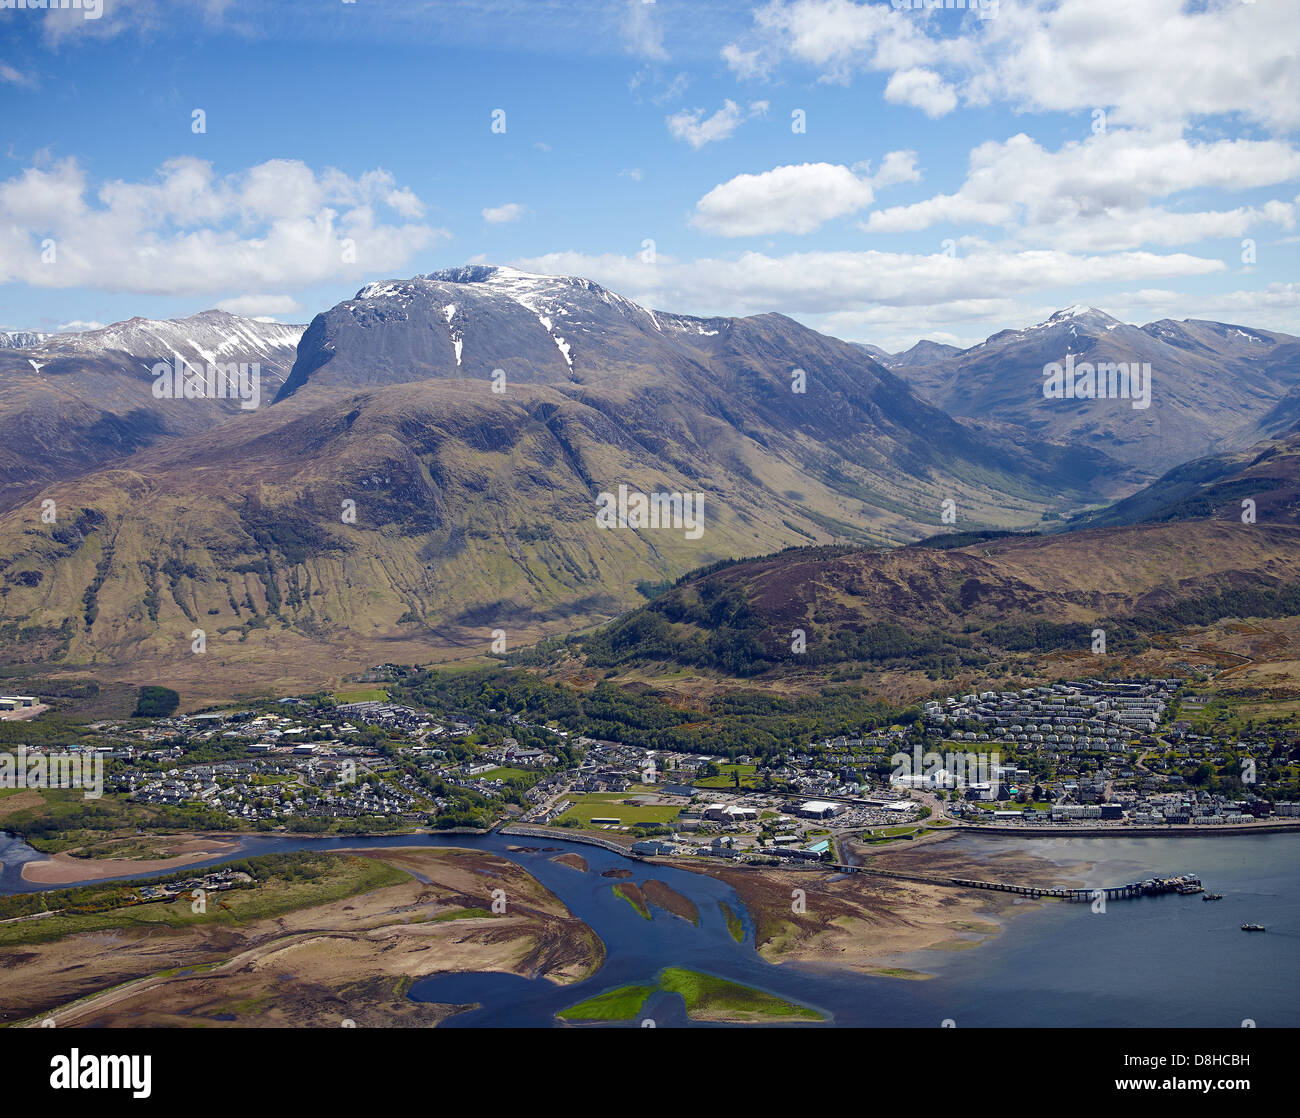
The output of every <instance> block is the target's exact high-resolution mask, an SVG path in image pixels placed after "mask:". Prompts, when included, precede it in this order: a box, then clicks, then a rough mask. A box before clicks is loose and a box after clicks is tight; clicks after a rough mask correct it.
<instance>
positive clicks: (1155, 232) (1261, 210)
mask: <svg viewBox="0 0 1300 1118" xmlns="http://www.w3.org/2000/svg"><path fill="white" fill-rule="evenodd" d="M1298 179H1300V151H1297V150H1296V149H1295V148H1294V147H1292V146H1291V145H1290V144H1287V143H1283V142H1281V141H1277V140H1218V141H1213V142H1204V143H1197V142H1192V141H1188V140H1185V139H1183V138H1181V137H1170V136H1168V135H1166V134H1164V133H1163V132H1138V131H1129V130H1112V131H1108V132H1106V133H1103V134H1100V135H1093V136H1089V138H1088V139H1086V140H1083V141H1074V142H1070V143H1067V144H1064V145H1062V146H1061V147H1060V148H1059V149H1058V150H1056V151H1047V150H1045V149H1044V148H1043V147H1041V146H1040V145H1039V144H1038V143H1037V142H1036V141H1034V140H1033V139H1031V138H1030V137H1028V136H1026V135H1025V134H1024V133H1020V134H1018V135H1015V136H1012V137H1011V138H1010V139H1008V140H1006V141H1001V142H999V141H989V142H987V143H983V144H980V145H979V146H978V147H976V148H975V149H973V150H972V151H971V154H970V162H969V168H968V170H967V174H966V178H965V181H964V182H963V183H962V184H961V186H960V187H959V188H958V190H957V191H956V192H955V193H952V194H936V195H933V196H932V197H930V198H926V199H923V200H922V201H920V202H914V203H911V204H908V205H901V206H892V207H889V208H887V209H882V210H876V211H875V212H873V213H872V214H870V215H869V216H868V218H867V220H866V221H865V222H864V223H863V225H862V228H863V229H864V230H865V231H866V232H868V233H912V232H917V231H919V230H922V229H928V228H930V227H931V226H934V225H938V224H958V225H995V226H1001V227H1004V228H1006V229H1008V230H1009V231H1011V232H1012V234H1013V236H1014V238H1015V240H1016V241H1017V242H1018V243H1020V244H1027V245H1028V244H1047V245H1051V246H1053V247H1057V248H1063V249H1069V250H1076V251H1099V250H1117V249H1126V248H1136V247H1138V246H1140V245H1144V244H1156V245H1178V244H1194V243H1196V242H1198V241H1200V240H1203V239H1205V238H1207V237H1240V236H1243V235H1244V234H1245V233H1246V232H1247V231H1248V230H1249V229H1250V228H1251V227H1253V226H1255V225H1258V224H1263V223H1268V224H1273V225H1278V226H1280V227H1282V228H1284V229H1290V228H1292V226H1293V224H1294V221H1295V209H1296V207H1295V203H1294V202H1290V201H1283V200H1273V201H1269V202H1265V203H1263V204H1261V205H1258V206H1249V207H1237V208H1235V209H1230V210H1215V211H1204V212H1194V211H1180V210H1173V209H1168V208H1164V207H1161V206H1158V205H1156V204H1155V203H1157V202H1159V201H1161V200H1166V199H1171V198H1174V197H1175V196H1177V195H1179V194H1181V193H1183V192H1185V191H1193V190H1220V191H1222V190H1229V191H1231V190H1250V189H1256V188H1260V187H1267V186H1275V185H1278V184H1282V183H1288V182H1294V181H1296V180H1298Z"/></svg>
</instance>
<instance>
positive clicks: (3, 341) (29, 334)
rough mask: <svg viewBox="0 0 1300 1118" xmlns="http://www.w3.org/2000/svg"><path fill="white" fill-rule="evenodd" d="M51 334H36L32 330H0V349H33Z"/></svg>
mask: <svg viewBox="0 0 1300 1118" xmlns="http://www.w3.org/2000/svg"><path fill="white" fill-rule="evenodd" d="M53 336H54V335H53V334H38V333H36V332H35V331H34V330H14V331H11V332H9V333H6V332H5V331H4V330H0V349H35V348H36V347H37V346H39V345H40V344H41V343H42V342H44V341H45V340H46V339H47V338H51V337H53Z"/></svg>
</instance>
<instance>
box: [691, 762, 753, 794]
mask: <svg viewBox="0 0 1300 1118" xmlns="http://www.w3.org/2000/svg"><path fill="white" fill-rule="evenodd" d="M718 768H719V769H721V770H722V771H721V772H720V773H719V774H718V775H717V776H706V777H701V778H699V779H697V780H696V781H695V787H696V788H734V787H735V786H736V782H735V775H734V774H736V773H739V774H740V787H742V788H758V787H759V786H760V785H761V784H762V781H760V780H759V779H758V775H757V773H758V767H757V766H756V765H719V766H718Z"/></svg>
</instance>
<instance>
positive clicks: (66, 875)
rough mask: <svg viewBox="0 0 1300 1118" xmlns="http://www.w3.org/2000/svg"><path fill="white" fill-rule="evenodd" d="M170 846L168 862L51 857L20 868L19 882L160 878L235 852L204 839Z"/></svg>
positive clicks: (234, 844)
mask: <svg viewBox="0 0 1300 1118" xmlns="http://www.w3.org/2000/svg"><path fill="white" fill-rule="evenodd" d="M171 846H172V848H173V849H175V850H176V851H177V853H176V854H175V855H173V856H172V857H170V858H78V857H76V856H75V855H73V854H71V853H63V854H51V855H50V856H49V857H48V858H46V859H45V860H44V861H40V862H28V863H27V864H26V865H25V866H23V880H24V881H31V882H35V883H36V884H38V885H67V884H69V883H70V882H74V881H104V880H106V879H108V878H114V877H126V876H129V875H131V874H137V873H159V874H163V873H168V872H169V871H171V870H180V869H184V868H185V867H186V866H192V865H194V864H195V863H197V862H206V861H207V860H208V859H209V858H217V857H220V856H221V855H222V854H229V853H231V852H232V851H236V850H238V849H239V843H237V842H223V841H222V840H220V839H213V838H204V837H198V838H188V839H178V840H177V841H176V842H175V843H172V844H171Z"/></svg>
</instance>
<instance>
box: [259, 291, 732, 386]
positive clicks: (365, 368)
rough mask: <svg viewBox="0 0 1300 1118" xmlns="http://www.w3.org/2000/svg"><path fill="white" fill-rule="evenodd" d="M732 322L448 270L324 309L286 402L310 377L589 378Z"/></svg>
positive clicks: (320, 380) (305, 342)
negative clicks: (501, 372) (499, 373)
mask: <svg viewBox="0 0 1300 1118" xmlns="http://www.w3.org/2000/svg"><path fill="white" fill-rule="evenodd" d="M729 321H730V320H726V319H723V320H712V319H702V318H693V317H690V316H684V315H670V314H662V313H658V312H655V311H651V310H648V309H647V308H645V307H642V306H641V305H640V304H638V303H634V302H632V300H630V299H627V298H625V297H624V296H622V295H619V294H616V293H615V292H613V291H610V290H608V289H607V288H604V287H601V286H600V285H599V284H597V283H594V282H592V281H591V280H588V279H583V278H581V277H577V276H549V275H536V274H532V273H528V272H521V271H518V270H517V269H514V268H504V267H493V266H489V265H468V266H466V267H463V268H450V269H447V270H445V271H440V272H433V273H431V274H429V275H424V276H415V277H413V278H412V279H406V280H385V281H383V282H381V283H371V284H367V285H366V286H365V287H363V288H362V289H361V290H360V291H358V292H357V294H356V296H355V297H354V298H352V299H350V300H348V301H346V302H344V303H340V304H339V305H338V306H336V307H333V308H332V309H331V310H329V311H327V312H325V313H324V314H322V315H317V316H316V318H315V320H314V321H313V322H312V324H311V325H310V326H309V327H308V328H307V332H306V334H305V335H304V336H303V339H302V345H301V346H300V347H299V353H298V361H297V363H296V364H295V365H294V369H293V372H292V374H291V375H290V377H289V380H288V382H287V383H286V384H285V386H284V389H283V390H282V391H281V393H280V397H281V398H287V397H289V396H291V395H293V393H295V392H297V391H298V390H299V389H300V388H301V387H302V386H303V385H304V384H306V383H307V382H308V380H310V381H311V382H312V383H313V384H315V385H317V386H324V385H332V384H333V385H348V386H350V387H361V386H368V385H374V384H398V383H404V382H408V381H413V380H419V379H422V378H425V377H490V376H492V374H493V372H494V371H495V370H497V369H502V370H504V372H505V375H506V378H507V381H508V382H509V383H521V384H571V383H586V382H587V381H588V380H589V379H590V378H592V377H599V376H604V375H609V374H615V373H617V372H618V371H619V370H620V369H625V368H626V367H628V362H629V360H632V361H634V362H635V363H640V362H641V361H642V360H643V359H645V358H646V357H648V356H650V354H649V353H647V349H648V350H651V351H655V352H656V353H657V354H658V356H659V357H660V358H662V359H665V360H678V361H680V360H681V359H683V357H686V358H688V359H690V358H691V357H692V356H693V350H694V349H695V348H696V347H697V346H698V344H699V343H700V342H701V341H702V340H706V339H710V338H716V337H719V336H720V334H721V332H722V330H723V329H724V327H725V325H726V323H727V322H729ZM679 342H686V343H688V345H687V347H686V349H683V347H682V346H681V345H679V344H678V343H679Z"/></svg>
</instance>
